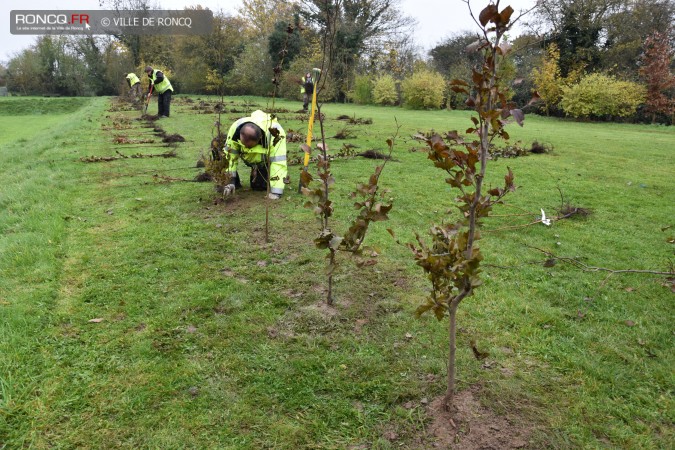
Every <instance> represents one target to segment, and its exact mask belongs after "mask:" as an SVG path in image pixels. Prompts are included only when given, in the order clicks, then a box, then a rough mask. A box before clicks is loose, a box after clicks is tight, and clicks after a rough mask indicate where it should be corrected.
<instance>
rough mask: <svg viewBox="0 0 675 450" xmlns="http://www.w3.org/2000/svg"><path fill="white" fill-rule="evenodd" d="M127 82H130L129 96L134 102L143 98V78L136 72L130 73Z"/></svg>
mask: <svg viewBox="0 0 675 450" xmlns="http://www.w3.org/2000/svg"><path fill="white" fill-rule="evenodd" d="M126 80H127V83H129V98H130V99H131V100H133V101H134V102H137V101H139V100H140V99H141V80H140V78H138V77H137V76H136V74H135V73H129V74H127V76H126Z"/></svg>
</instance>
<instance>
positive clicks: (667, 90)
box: [640, 31, 675, 123]
mask: <svg viewBox="0 0 675 450" xmlns="http://www.w3.org/2000/svg"><path fill="white" fill-rule="evenodd" d="M672 60H673V49H672V47H671V46H670V41H669V39H668V36H667V35H666V34H664V33H659V32H658V31H656V32H654V33H653V34H651V35H650V36H649V37H648V38H647V41H646V42H645V47H644V53H643V54H642V67H641V68H640V76H641V77H642V79H643V80H644V82H645V84H646V85H647V100H646V105H647V107H646V111H647V113H649V114H651V115H652V123H654V122H656V116H657V114H664V115H666V116H671V115H672V114H673V113H675V99H674V98H673V91H674V90H675V89H674V88H675V75H673V72H672V70H671V69H670V62H671V61H672Z"/></svg>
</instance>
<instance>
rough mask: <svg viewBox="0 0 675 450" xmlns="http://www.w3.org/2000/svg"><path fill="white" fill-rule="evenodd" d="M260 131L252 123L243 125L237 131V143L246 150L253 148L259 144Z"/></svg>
mask: <svg viewBox="0 0 675 450" xmlns="http://www.w3.org/2000/svg"><path fill="white" fill-rule="evenodd" d="M261 139H262V130H261V129H260V127H259V126H258V125H256V124H254V123H252V122H248V123H245V124H244V125H242V126H241V129H240V130H239V142H241V143H242V145H243V146H244V147H246V148H253V147H255V146H256V145H258V144H259V143H260V141H261Z"/></svg>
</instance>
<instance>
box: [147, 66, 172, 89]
mask: <svg viewBox="0 0 675 450" xmlns="http://www.w3.org/2000/svg"><path fill="white" fill-rule="evenodd" d="M157 72H161V70H157V69H153V71H152V76H151V77H150V84H152V85H154V86H155V87H154V88H153V91H157V93H158V94H163V93H165V92H166V91H172V92H173V86H171V82H170V81H169V78H167V76H166V75H164V73H162V75H163V76H164V79H163V80H162V81H160V82H159V83H156V82H155V81H157Z"/></svg>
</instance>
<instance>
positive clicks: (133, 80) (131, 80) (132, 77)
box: [126, 73, 141, 87]
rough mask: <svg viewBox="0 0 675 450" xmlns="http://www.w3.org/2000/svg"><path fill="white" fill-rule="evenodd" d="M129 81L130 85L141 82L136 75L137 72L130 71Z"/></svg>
mask: <svg viewBox="0 0 675 450" xmlns="http://www.w3.org/2000/svg"><path fill="white" fill-rule="evenodd" d="M126 78H127V82H128V83H129V87H131V86H133V85H135V84H136V83H140V82H141V80H140V79H139V78H138V77H137V76H136V74H135V73H130V74H129V75H127V76H126Z"/></svg>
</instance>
